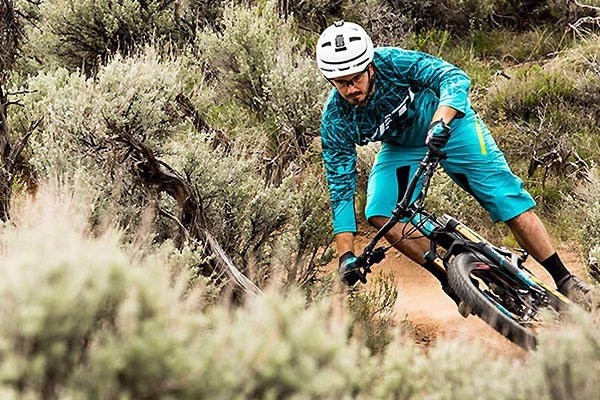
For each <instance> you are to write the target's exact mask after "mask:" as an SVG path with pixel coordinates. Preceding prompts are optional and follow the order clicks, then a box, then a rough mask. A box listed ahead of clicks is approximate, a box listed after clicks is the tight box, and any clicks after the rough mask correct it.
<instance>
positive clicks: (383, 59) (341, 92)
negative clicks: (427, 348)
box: [316, 21, 590, 302]
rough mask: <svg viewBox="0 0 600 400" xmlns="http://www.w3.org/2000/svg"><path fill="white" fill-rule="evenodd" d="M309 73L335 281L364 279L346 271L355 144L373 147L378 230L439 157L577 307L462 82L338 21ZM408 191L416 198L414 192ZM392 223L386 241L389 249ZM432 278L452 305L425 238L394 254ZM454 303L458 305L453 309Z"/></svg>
mask: <svg viewBox="0 0 600 400" xmlns="http://www.w3.org/2000/svg"><path fill="white" fill-rule="evenodd" d="M316 56H317V65H318V67H319V69H320V70H321V72H322V73H323V75H324V76H325V78H326V79H327V80H328V81H329V82H330V83H331V84H332V85H333V86H334V88H333V89H332V90H331V92H330V94H329V96H328V99H327V101H326V103H325V105H324V108H323V115H322V120H321V139H322V148H323V159H324V162H325V169H326V175H327V182H328V185H329V192H330V200H331V207H332V214H333V232H334V235H335V242H336V246H337V251H338V254H340V255H341V256H340V258H339V273H340V276H341V279H342V281H343V282H344V283H345V284H347V285H350V286H351V285H354V284H355V283H356V282H357V281H358V280H359V279H364V278H363V277H362V275H361V274H360V273H359V272H358V270H357V269H356V267H357V265H356V257H355V255H354V234H355V233H356V231H357V226H356V217H355V208H354V196H355V191H356V145H359V146H360V145H366V144H368V143H369V142H373V141H379V142H382V145H381V149H380V150H379V153H378V154H377V159H376V161H375V164H374V165H373V168H372V170H371V173H370V176H369V182H368V189H367V202H366V207H365V215H366V218H367V220H368V221H369V223H370V224H371V225H373V226H375V227H376V228H380V227H381V226H383V224H385V222H386V221H387V219H388V218H389V217H390V216H391V212H392V210H393V209H394V206H395V205H396V203H397V201H398V200H399V199H401V198H402V196H403V194H404V192H405V191H406V188H407V184H408V181H409V178H410V177H411V176H412V175H413V174H414V172H415V170H416V169H417V167H418V164H419V161H420V160H421V159H422V158H423V156H424V155H425V153H426V152H427V150H428V149H431V151H433V152H441V151H442V150H441V148H443V152H444V153H445V159H444V160H443V161H441V165H442V167H443V169H444V170H445V172H446V173H447V174H448V175H449V176H450V177H451V178H452V180H453V181H454V182H456V183H457V184H458V185H459V186H460V187H461V188H462V189H464V190H466V191H467V192H468V193H470V194H471V195H472V196H473V197H474V198H475V199H476V200H477V201H478V202H479V203H480V204H481V205H482V206H483V207H484V208H485V209H486V211H487V212H488V213H489V215H490V217H491V218H492V220H493V221H494V222H497V221H503V222H505V223H506V224H507V225H508V226H509V228H510V229H511V231H512V232H513V234H514V236H515V238H516V239H517V241H518V243H519V244H520V245H521V246H522V247H523V248H524V249H525V250H526V251H527V252H529V253H530V254H531V255H532V256H533V257H534V258H535V259H536V260H537V261H538V262H539V263H540V264H541V265H542V266H543V267H544V268H545V269H546V270H547V271H548V272H549V273H550V275H551V276H552V278H553V279H554V281H555V283H556V285H557V288H558V290H559V291H560V292H561V293H563V294H564V295H566V296H567V297H569V298H570V299H572V300H575V301H583V299H584V298H585V296H586V294H588V293H589V291H590V287H589V286H588V285H587V284H586V283H584V282H583V281H582V280H581V279H579V278H578V277H577V276H575V275H573V274H572V273H570V272H569V270H568V269H567V268H566V267H565V266H564V264H563V262H562V261H561V259H560V257H559V256H558V254H557V253H556V251H555V250H554V248H553V246H552V244H551V242H550V238H549V236H548V233H547V232H546V229H545V227H544V225H543V224H542V222H541V221H540V220H539V218H538V217H537V216H536V214H535V213H534V211H533V208H534V206H535V201H534V200H533V198H532V197H531V195H530V194H529V193H528V192H527V191H526V190H525V189H524V188H523V182H522V181H521V180H520V179H519V178H518V177H517V176H515V175H514V174H513V173H512V172H511V170H510V168H509V167H508V165H507V163H506V160H505V158H504V155H503V153H502V152H501V151H500V150H499V149H498V147H497V145H496V143H495V141H494V139H493V138H492V135H491V134H490V132H489V130H488V129H487V127H486V126H485V124H484V123H483V121H482V120H481V119H480V118H479V116H478V115H477V113H476V112H475V110H474V109H473V108H472V106H471V103H470V100H469V97H468V92H469V87H470V80H469V77H468V76H467V75H466V74H465V73H464V72H463V71H462V70H460V69H459V68H457V67H456V66H454V65H451V64H449V63H447V62H445V61H443V60H441V59H439V58H437V57H434V56H432V55H429V54H425V53H422V52H417V51H410V50H404V49H401V48H396V47H378V48H374V47H373V43H372V41H371V38H370V37H369V35H368V34H367V33H366V32H365V30H364V29H363V28H362V27H361V26H359V25H357V24H355V23H351V22H344V21H339V22H336V23H335V24H333V25H332V26H329V27H328V28H326V29H325V30H324V31H323V33H322V34H321V36H320V38H319V40H318V42H317V51H316ZM417 192H418V190H417ZM403 225H404V224H402V223H399V224H397V225H396V226H395V227H394V228H393V229H392V230H391V231H390V232H389V233H388V234H387V235H386V239H387V240H388V241H389V242H390V243H394V242H396V241H397V240H398V239H399V238H400V237H401V236H402V231H403ZM395 247H396V248H397V249H398V250H400V251H401V252H402V253H404V254H405V255H407V256H408V257H409V258H411V259H412V260H413V261H415V262H417V263H418V264H420V265H422V266H423V267H424V268H426V269H427V270H428V271H430V272H431V273H433V274H434V275H435V276H436V278H438V280H439V281H440V283H441V284H442V288H443V289H444V291H445V292H446V293H448V294H449V295H450V297H452V298H453V299H454V300H455V301H457V298H456V296H455V295H454V294H453V293H452V290H451V289H450V287H449V285H448V282H447V278H446V276H445V274H442V273H440V271H439V270H438V269H437V268H436V267H435V266H434V265H431V263H430V262H426V261H425V259H424V257H423V254H424V253H425V252H426V251H427V250H428V249H429V243H428V241H427V239H425V238H420V239H416V240H404V241H400V242H399V244H397V245H396V246H395ZM457 302H458V301H457Z"/></svg>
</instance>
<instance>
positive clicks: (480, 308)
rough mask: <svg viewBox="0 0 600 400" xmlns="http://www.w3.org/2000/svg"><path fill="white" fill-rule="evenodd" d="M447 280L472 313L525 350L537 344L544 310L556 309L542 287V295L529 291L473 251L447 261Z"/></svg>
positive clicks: (512, 277) (553, 301)
mask: <svg viewBox="0 0 600 400" xmlns="http://www.w3.org/2000/svg"><path fill="white" fill-rule="evenodd" d="M448 281H449V283H450V286H451V287H452V289H453V290H454V291H455V293H456V294H457V295H458V297H460V299H461V300H462V301H464V302H465V303H466V304H467V305H468V306H469V307H470V308H471V310H472V312H473V313H474V314H477V316H479V317H480V318H481V319H483V320H484V321H485V322H486V323H487V324H488V325H490V326H491V327H492V328H494V329H495V330H497V331H498V332H500V333H501V334H502V335H504V336H505V337H506V338H508V339H509V340H510V341H512V342H514V343H516V344H517V345H519V346H521V347H523V348H525V349H534V348H535V346H536V343H537V342H536V336H535V331H536V329H538V328H539V327H540V325H542V324H544V323H545V322H544V316H543V315H542V314H543V310H545V309H546V310H551V309H552V307H554V308H558V307H556V306H555V304H554V303H555V302H556V297H555V296H554V295H553V294H552V293H550V292H548V291H546V290H545V289H542V288H538V289H541V294H540V291H537V292H536V291H534V290H532V289H531V288H529V287H527V286H526V285H524V284H523V283H522V282H521V281H520V280H518V279H517V278H516V277H514V276H512V275H511V274H509V273H508V272H507V271H506V270H504V269H502V268H499V267H497V266H495V265H494V264H493V262H491V261H490V260H488V259H486V258H485V257H483V256H480V255H478V254H474V253H461V254H458V255H457V256H456V257H454V258H453V259H452V260H450V265H449V268H448ZM549 314H551V316H556V313H549Z"/></svg>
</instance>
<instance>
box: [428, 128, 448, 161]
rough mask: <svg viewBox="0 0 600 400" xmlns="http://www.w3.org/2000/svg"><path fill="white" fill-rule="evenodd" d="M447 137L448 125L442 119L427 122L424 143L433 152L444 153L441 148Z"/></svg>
mask: <svg viewBox="0 0 600 400" xmlns="http://www.w3.org/2000/svg"><path fill="white" fill-rule="evenodd" d="M448 139H450V127H449V126H448V125H447V124H446V123H445V122H444V121H442V120H441V119H440V120H439V121H434V122H432V123H431V124H429V128H428V130H427V138H426V139H425V144H426V145H427V147H429V149H430V150H431V151H432V152H433V153H434V154H436V155H444V152H442V150H441V149H442V147H444V146H445V145H446V143H447V142H448Z"/></svg>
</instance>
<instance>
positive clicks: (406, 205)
mask: <svg viewBox="0 0 600 400" xmlns="http://www.w3.org/2000/svg"><path fill="white" fill-rule="evenodd" d="M443 157H444V153H443V152H432V150H429V151H428V152H427V154H426V155H425V156H424V158H423V159H422V160H421V161H420V163H419V167H418V169H417V171H416V172H415V174H414V175H413V176H412V178H411V180H410V182H409V184H408V187H407V190H406V193H405V194H404V196H403V198H402V199H401V200H400V201H399V202H398V203H397V204H396V207H395V209H394V210H393V211H392V216H391V217H390V218H389V219H388V220H387V222H386V223H385V224H384V225H383V226H382V227H381V228H380V229H379V230H378V231H377V232H376V233H375V235H374V237H373V239H372V240H371V241H370V243H369V244H368V245H367V246H366V247H365V248H364V250H363V252H362V254H361V255H360V256H358V257H357V259H358V261H357V265H358V267H359V272H360V274H362V276H363V278H365V280H363V281H366V275H367V274H368V273H369V272H371V266H373V265H374V264H376V263H379V262H380V261H382V260H383V259H384V257H385V253H386V252H387V251H388V250H389V249H390V248H392V247H393V246H394V245H396V244H397V243H398V242H400V241H402V240H406V239H410V238H411V237H412V238H414V237H415V235H419V234H420V235H422V236H424V237H426V238H427V239H429V241H430V248H429V250H428V251H427V252H426V253H425V254H424V257H425V259H426V260H428V261H431V262H432V263H433V265H435V267H436V268H439V269H440V271H442V273H444V274H446V276H447V278H448V284H449V285H450V287H451V289H452V290H453V291H454V293H455V294H456V295H457V296H458V298H459V299H460V301H461V303H460V305H461V306H466V307H459V308H461V309H462V310H463V311H464V310H465V309H466V310H468V311H467V312H466V313H465V314H466V315H464V316H468V315H469V311H470V314H475V315H477V316H478V317H479V318H481V319H482V320H484V321H485V322H486V323H487V324H489V325H490V326H491V327H493V328H494V329H495V330H497V331H498V332H499V333H501V334H502V335H504V336H505V337H506V338H508V339H509V340H511V341H512V342H514V343H516V344H517V345H519V346H521V347H523V348H525V349H534V348H535V347H536V344H537V341H536V332H537V331H538V330H539V329H540V327H541V326H544V325H545V324H547V323H548V321H549V320H550V321H553V320H555V319H556V318H557V317H559V316H560V314H564V313H566V312H568V311H569V310H570V309H571V308H572V307H574V305H573V303H572V302H571V301H569V299H567V298H566V297H565V296H563V295H562V294H561V293H559V292H558V291H557V290H556V289H554V288H552V287H550V286H549V285H547V284H546V283H544V282H543V281H541V280H540V279H538V278H537V277H535V276H534V275H533V273H531V271H529V270H528V269H527V268H526V267H525V266H524V262H525V261H526V259H527V256H528V254H527V253H526V252H525V251H520V252H519V253H518V254H517V253H516V252H512V251H509V250H508V249H506V248H500V247H496V246H494V245H492V244H491V243H490V242H488V241H487V240H486V239H484V238H483V237H482V236H480V235H479V234H477V233H476V232H475V231H474V230H472V229H470V228H469V227H467V226H466V225H465V224H463V223H461V222H460V221H458V220H457V219H455V218H453V217H451V216H449V215H447V214H444V215H442V216H440V217H436V216H435V215H434V214H433V213H430V212H428V211H427V210H426V209H425V199H426V197H427V192H428V190H429V185H430V182H431V178H432V176H433V174H434V172H435V171H436V169H437V167H438V164H439V162H440V160H441V159H443ZM421 179H422V186H421V190H420V191H419V192H418V193H417V196H416V198H415V200H414V201H412V202H411V199H412V198H413V197H414V194H415V191H416V188H417V185H418V182H419V181H420V180H421ZM401 220H402V221H403V222H405V221H408V222H410V224H408V223H407V224H405V229H404V230H403V232H402V236H401V238H400V239H399V240H397V241H396V242H394V243H392V244H389V245H382V246H379V247H376V246H377V244H378V242H379V241H380V240H381V239H382V238H383V237H384V236H385V234H386V233H387V232H388V231H389V230H390V229H392V227H393V226H394V225H396V224H397V223H398V222H399V221H401Z"/></svg>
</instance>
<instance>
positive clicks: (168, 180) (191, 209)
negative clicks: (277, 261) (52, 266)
mask: <svg viewBox="0 0 600 400" xmlns="http://www.w3.org/2000/svg"><path fill="white" fill-rule="evenodd" d="M120 140H121V141H122V142H123V143H125V144H126V145H128V146H129V147H130V150H131V154H132V158H133V159H136V160H137V161H136V163H135V166H136V169H137V173H138V175H139V176H140V178H142V181H143V182H144V184H145V185H148V186H151V187H153V188H154V189H155V190H157V191H158V192H165V193H167V194H169V195H170V196H171V197H173V198H174V199H175V200H176V201H177V203H178V204H179V206H180V208H181V218H177V217H176V216H174V215H172V214H170V213H168V212H166V211H164V210H160V214H161V215H163V216H166V217H167V218H169V219H171V220H173V221H176V223H177V225H178V226H179V227H180V229H182V230H183V231H184V235H185V236H186V237H189V238H190V240H192V241H195V242H196V243H208V245H209V247H210V255H212V256H214V257H215V263H214V265H213V267H215V269H216V272H217V273H220V274H223V273H224V274H225V275H226V276H227V277H228V278H229V280H230V282H232V283H233V284H235V287H236V288H238V289H239V290H240V291H241V292H242V293H243V294H244V295H245V296H246V297H249V296H256V295H257V294H258V293H260V289H259V288H258V287H257V286H256V285H255V284H254V283H253V282H252V281H251V280H250V279H248V278H247V277H246V276H245V275H244V274H243V273H242V272H241V271H240V270H239V269H238V268H236V267H235V265H234V264H233V262H232V261H231V260H230V259H229V257H228V256H227V254H226V253H225V251H224V250H223V248H222V247H221V245H220V244H219V243H218V241H217V240H216V239H215V238H214V237H213V236H212V235H211V234H210V232H209V231H208V230H207V229H206V228H205V226H206V224H205V221H204V218H203V215H204V214H203V210H202V202H201V199H200V198H199V196H198V195H197V193H196V192H195V191H194V190H193V189H192V187H191V186H190V184H189V183H188V182H187V181H186V180H185V179H184V178H183V177H182V176H181V175H180V174H179V173H178V172H177V171H175V169H173V168H172V167H170V166H169V165H168V164H166V163H164V162H162V161H161V160H158V159H157V158H156V157H155V156H154V154H153V152H152V150H150V148H149V147H148V146H146V145H145V144H143V143H142V142H139V141H137V140H136V139H135V138H134V137H133V136H132V135H130V134H128V133H122V134H121V136H120Z"/></svg>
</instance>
